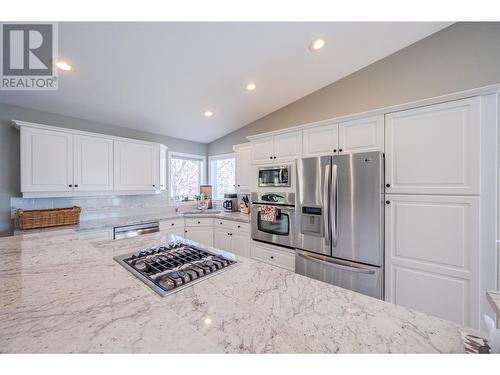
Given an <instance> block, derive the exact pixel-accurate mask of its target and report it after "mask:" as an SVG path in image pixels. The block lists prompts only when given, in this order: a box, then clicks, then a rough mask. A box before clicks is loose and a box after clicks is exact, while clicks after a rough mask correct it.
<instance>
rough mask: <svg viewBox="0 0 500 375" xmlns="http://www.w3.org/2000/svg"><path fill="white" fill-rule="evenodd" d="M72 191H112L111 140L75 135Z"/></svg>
mask: <svg viewBox="0 0 500 375" xmlns="http://www.w3.org/2000/svg"><path fill="white" fill-rule="evenodd" d="M73 145H74V179H73V182H74V185H73V187H74V190H75V191H109V190H113V140H111V139H107V138H98V137H92V136H85V135H75V136H74V137H73Z"/></svg>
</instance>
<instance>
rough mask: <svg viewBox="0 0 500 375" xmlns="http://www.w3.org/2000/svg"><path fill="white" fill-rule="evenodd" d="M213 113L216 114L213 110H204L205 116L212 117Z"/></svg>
mask: <svg viewBox="0 0 500 375" xmlns="http://www.w3.org/2000/svg"><path fill="white" fill-rule="evenodd" d="M213 115H214V113H213V112H212V111H205V112H203V116H205V117H212V116H213Z"/></svg>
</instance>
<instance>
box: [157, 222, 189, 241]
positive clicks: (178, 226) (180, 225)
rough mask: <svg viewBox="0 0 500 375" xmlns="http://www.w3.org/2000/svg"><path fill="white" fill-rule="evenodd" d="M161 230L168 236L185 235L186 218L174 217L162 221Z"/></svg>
mask: <svg viewBox="0 0 500 375" xmlns="http://www.w3.org/2000/svg"><path fill="white" fill-rule="evenodd" d="M160 232H161V233H162V234H165V235H167V236H170V235H174V236H179V237H184V218H174V219H168V220H162V221H160Z"/></svg>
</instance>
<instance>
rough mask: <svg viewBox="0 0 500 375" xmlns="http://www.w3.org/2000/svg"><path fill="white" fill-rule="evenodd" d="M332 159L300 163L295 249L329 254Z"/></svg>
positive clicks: (299, 161) (329, 157)
mask: <svg viewBox="0 0 500 375" xmlns="http://www.w3.org/2000/svg"><path fill="white" fill-rule="evenodd" d="M331 161H332V157H331V156H323V157H313V158H304V159H301V160H298V161H297V163H296V168H297V180H296V181H297V182H296V184H297V187H296V191H297V194H296V201H297V205H296V223H295V224H296V228H297V236H296V243H295V246H296V247H297V248H299V249H304V250H308V251H313V252H316V253H320V254H325V255H330V254H331V249H330V244H331V235H330V201H329V195H330V190H331Z"/></svg>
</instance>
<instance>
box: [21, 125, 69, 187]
mask: <svg viewBox="0 0 500 375" xmlns="http://www.w3.org/2000/svg"><path fill="white" fill-rule="evenodd" d="M21 191H22V192H46V191H54V192H65V191H73V135H72V134H69V133H63V132H58V131H52V130H45V129H37V128H28V127H23V128H21Z"/></svg>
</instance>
